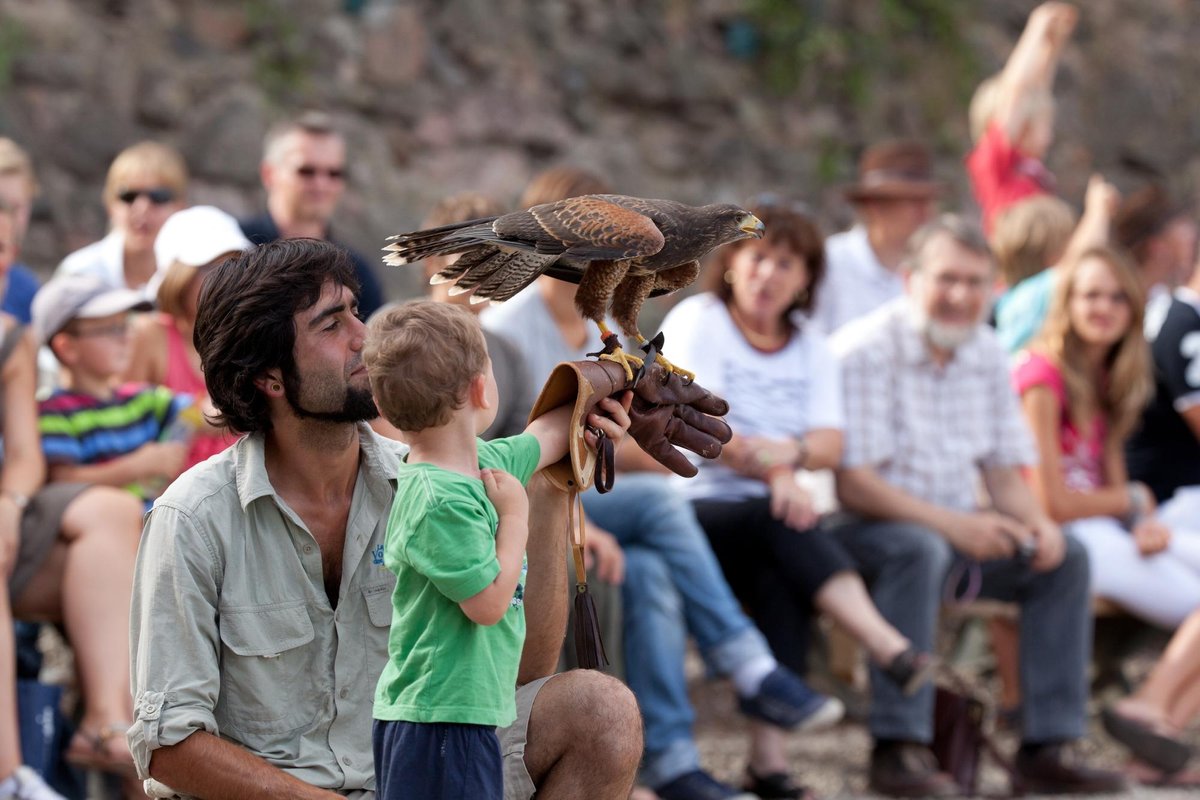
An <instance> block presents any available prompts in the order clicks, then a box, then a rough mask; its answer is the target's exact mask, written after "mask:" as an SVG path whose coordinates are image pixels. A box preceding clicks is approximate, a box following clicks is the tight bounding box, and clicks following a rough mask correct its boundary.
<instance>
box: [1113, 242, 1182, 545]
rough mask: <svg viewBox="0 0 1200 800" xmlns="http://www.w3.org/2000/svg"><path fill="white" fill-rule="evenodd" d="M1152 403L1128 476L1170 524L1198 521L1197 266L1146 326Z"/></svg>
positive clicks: (1134, 442)
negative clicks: (1151, 497)
mask: <svg viewBox="0 0 1200 800" xmlns="http://www.w3.org/2000/svg"><path fill="white" fill-rule="evenodd" d="M1146 328H1147V336H1148V337H1149V338H1150V354H1151V358H1152V360H1153V365H1154V398H1153V400H1152V401H1151V402H1150V405H1148V406H1147V407H1146V409H1145V412H1144V413H1143V414H1142V417H1141V420H1140V424H1139V425H1138V426H1137V429H1136V430H1135V432H1134V434H1133V436H1132V437H1130V439H1129V444H1128V446H1127V448H1126V458H1127V460H1128V463H1129V475H1130V477H1131V478H1133V479H1134V480H1135V481H1141V482H1143V483H1145V484H1146V485H1147V486H1149V487H1150V490H1151V491H1152V492H1153V493H1154V499H1155V500H1156V501H1157V502H1158V503H1159V508H1158V515H1159V518H1160V519H1162V520H1163V521H1164V522H1166V523H1167V524H1168V525H1187V524H1188V523H1191V524H1192V525H1194V524H1195V521H1196V520H1200V368H1198V367H1197V360H1196V359H1197V357H1200V348H1198V347H1197V342H1198V341H1200V264H1197V265H1196V267H1195V269H1194V270H1193V271H1192V275H1191V277H1190V278H1189V279H1188V282H1187V283H1186V284H1185V285H1184V286H1181V287H1179V288H1178V289H1176V290H1175V292H1174V293H1173V295H1172V296H1171V300H1170V302H1169V303H1168V304H1167V307H1166V310H1165V312H1164V313H1163V314H1162V320H1161V322H1159V323H1158V324H1157V325H1155V326H1150V325H1147V326H1146Z"/></svg>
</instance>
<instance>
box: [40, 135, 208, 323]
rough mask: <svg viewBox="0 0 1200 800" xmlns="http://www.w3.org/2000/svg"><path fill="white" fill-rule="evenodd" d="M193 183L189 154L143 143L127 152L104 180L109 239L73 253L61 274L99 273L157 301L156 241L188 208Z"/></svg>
mask: <svg viewBox="0 0 1200 800" xmlns="http://www.w3.org/2000/svg"><path fill="white" fill-rule="evenodd" d="M187 182H188V174H187V166H186V165H185V164H184V161H183V156H181V155H180V154H179V153H178V152H177V151H175V150H174V149H173V148H171V147H168V146H167V145H165V144H160V143H158V142H139V143H138V144H135V145H133V146H131V147H127V148H126V149H124V150H122V151H121V153H120V154H119V155H118V156H117V157H116V158H115V159H114V160H113V162H112V165H111V166H109V168H108V177H107V178H106V179H105V181H104V193H103V198H104V208H105V210H106V211H107V212H108V219H109V225H110V231H109V233H108V235H107V236H105V237H104V238H103V239H101V240H100V241H98V242H95V243H94V244H90V245H88V246H87V247H84V248H82V249H80V250H76V251H75V252H74V253H71V254H70V255H69V256H67V257H66V258H65V259H63V262H62V264H60V265H59V267H58V271H57V272H56V274H57V275H74V274H79V273H91V274H95V275H99V276H100V277H101V278H103V279H104V281H105V282H106V283H108V284H110V285H112V286H114V287H126V288H129V289H140V290H142V291H143V292H145V293H146V299H148V300H153V299H154V298H153V296H152V292H151V289H150V282H151V278H153V277H154V274H155V273H156V272H157V270H158V262H157V261H156V259H155V256H154V240H155V238H156V237H157V236H158V231H159V229H160V228H162V226H163V223H164V222H166V221H167V217H169V216H171V215H172V214H174V213H175V212H176V211H179V210H180V209H181V208H183V206H184V195H185V194H186V193H187Z"/></svg>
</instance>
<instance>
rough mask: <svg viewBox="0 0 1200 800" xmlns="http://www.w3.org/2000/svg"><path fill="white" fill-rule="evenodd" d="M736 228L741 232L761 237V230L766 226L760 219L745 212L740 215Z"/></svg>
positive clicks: (764, 229)
mask: <svg viewBox="0 0 1200 800" xmlns="http://www.w3.org/2000/svg"><path fill="white" fill-rule="evenodd" d="M738 230H740V231H741V232H742V233H747V234H749V235H750V236H753V237H754V238H755V239H761V238H762V237H763V232H764V231H766V226H764V225H763V224H762V220H761V219H759V218H758V217H756V216H754V215H753V214H747V215H746V216H744V217H742V221H741V224H739V225H738Z"/></svg>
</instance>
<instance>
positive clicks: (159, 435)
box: [33, 275, 191, 504]
mask: <svg viewBox="0 0 1200 800" xmlns="http://www.w3.org/2000/svg"><path fill="white" fill-rule="evenodd" d="M149 308H150V304H149V303H148V302H147V301H146V300H144V299H143V296H142V294H141V293H140V292H137V291H134V290H130V289H113V288H111V287H109V286H108V285H107V284H106V283H105V282H104V281H103V280H102V279H101V278H99V277H97V276H94V275H64V276H61V277H58V278H55V279H53V280H51V281H50V282H49V283H47V284H46V285H45V286H43V287H42V289H41V291H39V292H38V294H37V296H36V297H35V298H34V300H33V329H34V333H35V334H36V336H37V338H38V343H39V344H44V345H48V346H49V347H50V349H51V350H52V351H53V352H54V355H55V357H56V358H57V359H58V360H59V362H60V363H61V364H62V365H63V368H64V369H65V370H66V373H67V375H68V376H69V386H70V387H71V388H69V389H59V390H57V391H55V392H54V393H53V394H51V395H50V397H48V398H47V399H45V400H43V401H42V402H40V403H38V427H39V429H40V430H41V434H42V450H43V451H44V452H45V455H46V465H47V468H48V471H49V478H50V480H52V481H71V482H77V483H89V484H101V485H107V486H119V487H128V488H129V489H130V490H131V491H133V492H134V493H135V494H137V495H138V496H139V497H141V498H142V499H143V500H146V501H147V504H149V501H150V500H152V499H153V497H154V496H156V495H157V494H158V492H159V491H161V489H162V488H163V487H164V486H165V485H166V483H168V482H169V481H171V480H174V479H175V478H176V477H177V476H178V475H179V473H180V472H181V471H182V467H183V460H184V457H185V455H186V453H187V442H186V441H182V442H181V441H177V440H174V441H173V439H177V438H184V439H186V438H189V437H187V436H186V432H187V426H186V425H181V424H180V419H181V418H180V413H181V412H182V411H184V409H187V408H188V407H189V406H191V398H190V397H188V396H186V395H178V396H177V395H175V394H173V393H172V392H171V391H170V390H169V389H166V388H164V387H160V386H148V385H145V384H125V385H118V384H119V377H120V376H121V375H122V374H123V373H124V372H125V370H126V368H127V367H128V364H129V355H130V346H129V316H130V314H131V312H134V311H146V310H149ZM181 429H182V430H183V431H184V434H185V435H184V436H182V437H180V434H179V433H178V431H180V430H181ZM163 439H167V441H162V440H163Z"/></svg>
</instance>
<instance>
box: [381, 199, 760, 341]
mask: <svg viewBox="0 0 1200 800" xmlns="http://www.w3.org/2000/svg"><path fill="white" fill-rule="evenodd" d="M761 235H762V223H761V222H759V221H758V220H757V219H755V218H754V217H753V216H751V215H750V214H749V212H747V211H745V210H743V209H741V208H739V207H737V206H734V205H708V206H699V207H697V206H687V205H684V204H682V203H676V202H674V201H671V200H646V199H642V198H638V197H626V196H624V195H613V194H599V195H584V196H582V197H572V198H569V199H567V200H561V201H559V202H557V203H547V204H545V205H539V206H534V207H533V208H530V209H528V210H526V211H517V212H514V213H512V214H505V215H503V216H500V217H488V218H486V219H477V220H470V221H468V222H461V223H457V224H454V225H446V226H443V227H441V228H433V229H429V230H424V231H416V232H414V233H405V234H400V235H398V236H393V237H391V238H390V239H388V245H387V247H385V248H384V250H385V251H386V252H387V253H388V255H387V256H386V257H385V258H384V262H385V263H387V264H411V263H413V262H416V261H420V260H421V259H424V258H429V257H430V256H446V255H456V254H457V255H459V258H458V260H457V261H456V262H455V263H454V264H453V265H451V266H450V267H448V268H446V269H444V270H442V271H441V272H439V273H438V274H437V275H435V276H434V277H433V278H432V279H431V283H446V282H453V283H455V284H456V285H455V286H454V287H453V288H452V289H451V292H453V293H455V294H458V293H461V292H468V291H469V292H473V294H472V297H471V300H472V302H476V301H483V300H507V299H508V298H510V297H512V296H513V295H515V294H516V293H517V292H519V291H521V290H522V289H524V288H525V287H526V286H528V285H529V284H530V283H532V282H533V281H534V280H535V279H536V278H537V277H538V276H539V275H543V274H545V275H550V276H552V277H555V278H558V279H560V280H565V281H570V282H572V283H578V284H579V291H578V292H577V293H576V296H575V305H576V306H577V307H578V308H579V311H580V313H581V314H583V315H584V316H585V317H586V318H588V319H590V320H593V321H594V322H596V323H598V324H602V323H603V320H604V318H605V315H606V314H607V313H611V314H612V316H613V319H614V320H615V321H616V322H617V324H618V326H619V327H620V328H621V330H622V332H623V333H625V334H627V335H630V336H635V337H639V338H640V333H639V332H638V328H637V315H638V312H639V311H640V309H641V307H642V303H643V302H645V300H646V298H647V297H651V296H656V295H659V294H666V293H668V292H673V291H676V290H678V289H681V288H683V287H684V286H686V285H688V284H689V283H691V282H692V281H693V280H695V278H696V275H697V274H698V273H699V270H700V265H699V261H700V259H701V258H703V257H704V256H705V255H707V254H708V253H709V252H710V251H712V250H713V249H715V248H717V247H719V246H721V245H722V244H726V243H728V242H733V241H736V240H738V239H746V238H749V237H752V236H761Z"/></svg>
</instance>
